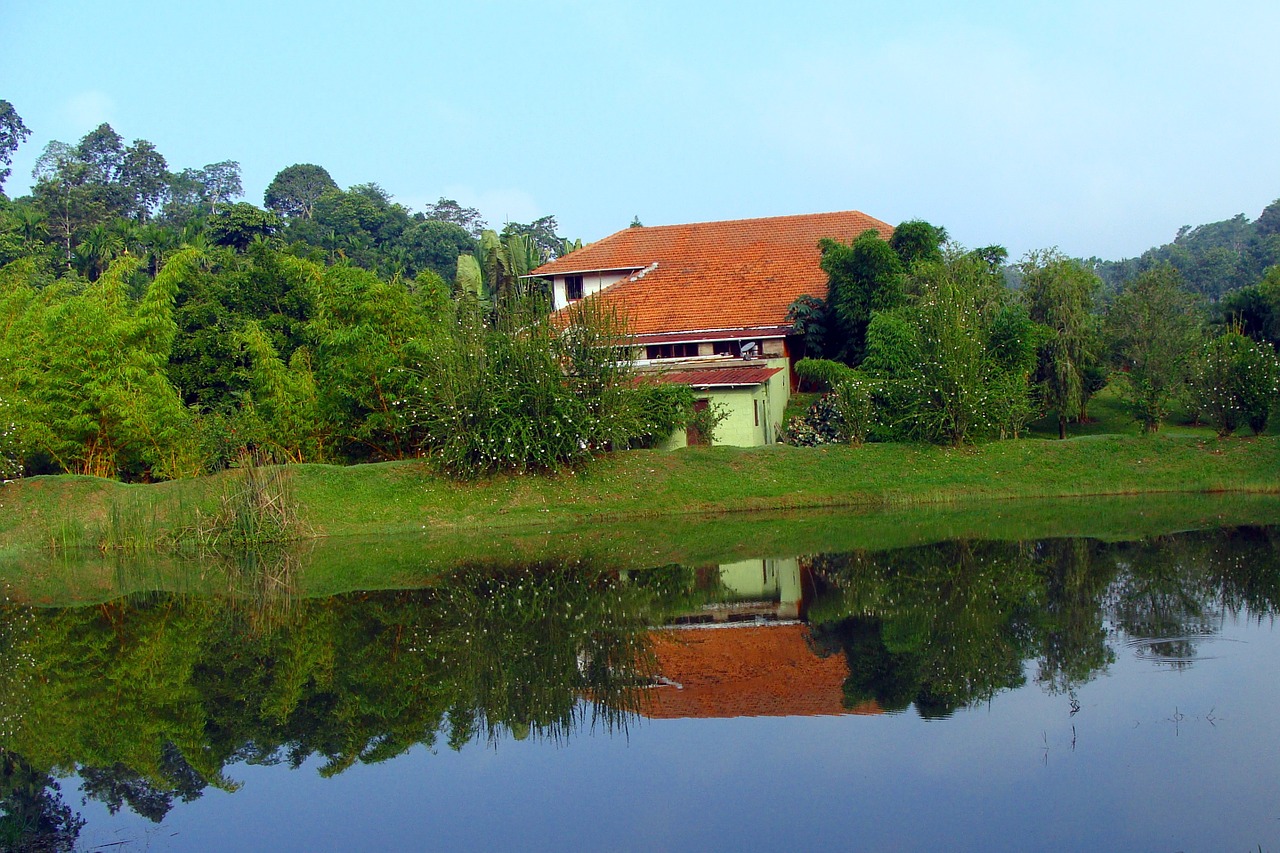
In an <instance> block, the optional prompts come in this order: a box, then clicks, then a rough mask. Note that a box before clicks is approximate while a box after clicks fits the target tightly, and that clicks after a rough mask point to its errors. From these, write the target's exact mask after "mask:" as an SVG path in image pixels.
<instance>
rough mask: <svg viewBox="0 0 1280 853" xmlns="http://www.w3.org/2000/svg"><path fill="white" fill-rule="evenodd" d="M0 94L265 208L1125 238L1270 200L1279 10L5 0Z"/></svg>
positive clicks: (1116, 243) (1134, 247) (1148, 238)
mask: <svg viewBox="0 0 1280 853" xmlns="http://www.w3.org/2000/svg"><path fill="white" fill-rule="evenodd" d="M0 33H2V35H0V39H2V42H0V44H2V45H3V48H2V49H0V98H5V99H7V100H9V101H11V102H13V104H14V106H15V107H16V108H17V110H18V112H19V113H20V114H21V115H22V117H23V119H24V120H25V121H26V124H27V126H28V127H30V128H31V130H32V131H33V135H32V138H31V140H30V141H29V142H28V143H27V144H26V145H25V146H24V147H23V148H22V149H20V150H19V152H18V156H17V157H16V158H15V162H14V171H13V176H12V177H11V178H10V179H9V182H8V184H7V185H6V190H7V191H8V193H9V195H10V196H15V195H20V194H22V193H23V192H25V191H26V190H27V188H28V186H29V184H30V179H29V175H30V171H31V167H32V165H33V164H34V161H35V159H36V157H37V156H38V155H39V153H40V151H41V149H43V147H44V145H45V144H46V143H47V142H49V141H50V140H52V139H58V140H62V141H64V142H75V141H76V140H78V139H79V138H80V137H81V136H83V135H84V134H85V133H86V132H87V131H89V130H90V129H92V128H93V127H95V126H96V125H97V124H98V123H99V122H101V121H109V122H111V124H112V126H113V127H114V128H115V129H116V130H117V131H118V132H119V133H120V134H121V135H123V136H124V137H125V139H126V140H133V139H135V138H138V137H141V138H145V139H149V140H151V141H152V142H154V143H155V144H156V146H157V147H158V148H159V150H160V152H161V153H162V154H164V155H165V157H166V158H167V159H168V161H169V165H170V168H174V169H178V168H182V167H186V166H194V167H199V166H203V165H205V164H207V163H211V162H216V161H219V160H226V159H231V160H237V161H239V162H240V164H241V165H242V167H243V170H244V187H245V191H246V198H247V200H249V201H252V202H254V203H256V204H261V203H262V192H263V190H264V189H265V188H266V185H267V184H268V183H269V182H270V180H271V178H272V177H273V176H274V175H275V173H276V172H277V171H279V170H280V169H282V168H284V167H285V166H288V165H290V164H293V163H306V162H311V163H318V164H320V165H322V166H324V167H325V168H327V169H328V170H329V171H330V173H331V174H332V175H333V177H334V179H335V180H336V181H337V182H338V183H339V184H341V185H343V186H349V185H351V184H355V183H362V182H365V181H376V182H378V183H380V184H381V185H382V186H383V187H384V188H386V189H387V190H388V191H389V192H391V193H392V194H393V195H394V196H395V197H396V199H397V200H398V201H400V202H401V203H403V204H405V205H407V206H409V207H411V208H413V209H421V208H422V207H423V206H424V205H425V204H428V203H430V202H432V201H434V200H435V199H437V198H438V197H440V196H441V195H445V196H449V197H453V198H456V199H457V200H459V201H460V202H462V203H463V204H466V205H472V206H475V207H478V208H480V209H481V211H482V212H483V213H484V215H485V216H486V218H487V219H488V220H489V222H490V223H491V224H495V225H500V224H501V222H502V221H504V220H505V219H512V220H518V221H522V222H527V221H530V220H531V219H533V218H536V217H538V216H541V215H544V214H548V213H550V214H555V215H556V217H557V218H558V220H559V222H560V224H561V231H562V233H564V234H566V235H567V236H571V237H581V238H583V239H585V240H588V241H590V240H594V239H598V238H600V237H602V236H604V235H606V234H609V233H611V232H613V231H615V230H617V229H619V228H623V227H625V226H626V225H627V224H628V223H629V222H630V221H631V217H632V216H633V215H638V216H639V217H640V218H641V220H642V221H644V223H645V224H648V225H660V224H669V223H678V222H690V221H699V220H708V219H735V218H741V217H753V216H771V215H780V214H791V213H807V212H818V211H829V210H844V209H858V210H862V211H864V212H865V213H868V214H870V215H872V216H876V217H878V218H880V219H883V220H886V221H888V222H890V223H895V224H896V223H897V222H900V221H902V220H904V219H909V218H916V217H920V218H924V219H928V220H929V221H931V222H934V223H937V224H941V225H945V226H946V227H947V228H948V229H949V230H950V232H951V234H952V236H953V237H955V238H956V239H957V240H959V241H960V242H961V243H964V244H965V245H968V246H978V245H986V244H989V243H1002V244H1004V245H1005V246H1007V247H1008V248H1009V249H1010V251H1011V253H1012V254H1013V255H1014V256H1015V257H1017V256H1020V255H1021V254H1022V253H1024V252H1025V251H1027V250H1029V249H1036V248H1044V247H1048V246H1052V245H1057V246H1059V247H1061V248H1062V249H1063V251H1066V252H1068V253H1070V254H1075V255H1084V256H1088V255H1098V256H1101V257H1104V258H1119V257H1124V256H1130V255H1134V254H1137V253H1139V252H1141V251H1142V250H1144V249H1146V248H1148V247H1149V246H1151V245H1153V244H1157V243H1163V242H1166V241H1168V240H1170V239H1172V237H1173V235H1174V233H1175V232H1176V230H1177V228H1178V227H1179V226H1180V225H1183V224H1192V225H1195V224H1200V223H1203V222H1208V221H1214V220H1218V219H1225V218H1227V217H1230V216H1233V215H1235V214H1236V213H1244V214H1245V215H1247V216H1248V217H1250V218H1255V217H1257V215H1258V214H1259V213H1260V212H1261V211H1262V209H1263V208H1264V207H1265V206H1266V205H1267V204H1268V203H1270V202H1271V201H1272V200H1274V199H1276V198H1277V197H1280V156H1277V152H1278V151H1280V96H1277V95H1276V91H1275V85H1276V83H1277V81H1280V49H1278V48H1277V45H1280V3H1275V2H1270V0H1268V1H1267V2H1222V3H1214V4H1209V3H1203V2H1196V3H1183V2H1128V3H1126V2H1122V0H1110V2H1070V0H1062V2H1057V3H1053V4H1045V5H1043V6H1041V5H1040V4H1031V3H1025V2H1007V3H998V2H986V3H965V4H951V3H935V2H915V3H892V2H889V3H885V2H878V3H806V2H802V0H796V2H789V3H775V4H770V5H768V6H767V7H765V6H759V7H758V8H757V4H752V3H743V2H697V0H684V2H661V0H655V1H654V2H644V3H620V2H603V0H598V2H576V1H575V0H565V2H547V3H536V2H527V3H499V2H478V3H452V4H438V3H407V2H391V0H365V1H364V2H343V3H333V2H306V3H300V2H287V3H286V2H281V3H271V2H219V3H207V2H176V0H168V2H164V3H153V2H131V3H103V2H70V1H69V0H68V2H58V1H57V0H47V1H46V2H30V0H0Z"/></svg>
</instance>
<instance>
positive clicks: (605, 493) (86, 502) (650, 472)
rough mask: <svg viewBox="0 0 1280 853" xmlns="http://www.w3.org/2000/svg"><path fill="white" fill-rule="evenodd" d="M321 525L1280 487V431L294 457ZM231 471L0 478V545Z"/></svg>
mask: <svg viewBox="0 0 1280 853" xmlns="http://www.w3.org/2000/svg"><path fill="white" fill-rule="evenodd" d="M290 472H291V476H292V483H293V492H294V496H295V498H296V500H297V502H298V504H299V510H300V514H301V517H302V520H303V522H304V526H305V529H306V530H307V531H309V532H310V533H312V534H314V535H316V536H336V535H388V534H393V533H409V532H415V531H418V532H421V531H436V532H439V531H447V530H456V531H468V530H471V531H492V530H495V529H499V528H512V527H519V526H522V525H532V526H537V527H542V528H551V527H572V526H575V525H581V524H588V523H591V524H594V523H603V522H609V521H617V520H623V519H640V518H646V519H655V518H671V517H676V516H681V515H697V514H706V513H723V512H737V511H747V510H791V509H802V508H822V507H857V508H876V507H879V508H885V507H910V506H920V505H934V504H948V503H957V502H964V501H980V500H1007V499H1030V498H1050V497H1072V496H1075V497H1080V496H1090V495H1126V494H1128V495H1133V494H1152V493H1177V492H1183V493H1196V492H1242V493H1255V494H1258V493H1264V494H1265V493H1277V492H1280V437H1276V436H1270V435H1268V436H1262V437H1258V438H1253V437H1233V438H1228V439H1218V438H1216V437H1215V436H1213V434H1212V433H1211V432H1205V431H1203V430H1199V429H1195V430H1178V429H1170V430H1168V431H1167V432H1162V433H1161V434H1159V435H1154V436H1142V435H1136V434H1135V435H1114V434H1108V435H1097V434H1083V435H1078V436H1075V437H1072V438H1069V439H1068V440H1066V441H1058V440H1051V441H1050V440H1041V439H1037V438H1032V439H1027V440H1021V441H1002V442H991V443H989V444H984V445H980V446H977V447H963V448H946V447H934V446H929V445H906V444H868V445H865V446H863V447H846V446H830V445H829V446H824V447H814V448H799V447H789V446H785V445H773V446H769V447H760V448H750V449H746V448H732V447H693V448H687V449H684V450H680V451H676V452H663V451H628V452H625V453H617V454H612V455H609V456H606V457H603V458H601V459H599V460H597V461H596V462H595V463H593V464H592V465H591V466H589V467H588V468H586V469H584V470H582V471H578V472H566V473H561V474H557V475H550V476H499V477H492V478H488V479H485V480H481V481H478V482H473V483H455V482H451V481H448V480H444V479H442V478H440V477H438V476H437V475H435V474H434V473H433V472H432V470H431V469H430V468H429V466H428V465H427V464H426V463H424V462H421V461H413V460H410V461H400V462H388V463H380V464H373V465H360V466H351V467H340V466H329V465H297V466H293V467H292V468H291V469H290ZM236 476H238V474H237V472H234V471H232V472H225V473H223V474H220V475H217V476H215V477H206V478H201V479H197V480H186V481H176V482H170V483H161V484H155V485H124V484H120V483H116V482H112V481H106V480H98V479H94V478H90V477H74V476H60V477H33V478H30V479H28V480H20V481H17V482H13V483H9V484H7V485H5V486H3V487H0V559H3V558H4V557H5V556H6V555H11V554H15V553H18V552H22V551H30V550H32V549H39V550H49V548H50V545H51V543H55V542H63V543H65V544H66V545H68V546H73V545H77V544H79V545H89V546H93V545H97V544H99V543H100V542H101V541H102V537H103V535H104V534H103V531H104V530H106V529H107V528H110V527H111V526H112V524H115V523H117V522H113V519H117V518H118V517H120V516H124V517H126V518H127V519H132V521H131V522H130V524H131V527H130V530H131V531H132V532H131V533H128V532H126V534H125V535H126V536H128V535H132V536H134V537H135V538H138V539H141V540H154V539H155V538H157V537H158V536H159V535H160V534H161V533H162V532H163V531H165V530H167V529H170V528H171V527H172V526H173V525H175V524H179V523H182V519H184V518H188V517H189V516H190V514H191V512H192V510H193V509H194V508H201V509H202V510H204V511H205V512H208V511H210V510H211V508H212V507H213V506H214V505H215V504H216V501H217V495H218V493H219V490H220V489H221V488H222V487H223V486H224V485H225V483H226V481H227V480H228V478H234V477H236Z"/></svg>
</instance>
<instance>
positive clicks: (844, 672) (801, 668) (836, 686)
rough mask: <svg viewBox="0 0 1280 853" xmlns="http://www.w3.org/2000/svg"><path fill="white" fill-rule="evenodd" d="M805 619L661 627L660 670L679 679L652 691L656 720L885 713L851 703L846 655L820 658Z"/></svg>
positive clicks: (648, 706)
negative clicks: (846, 702) (731, 625)
mask: <svg viewBox="0 0 1280 853" xmlns="http://www.w3.org/2000/svg"><path fill="white" fill-rule="evenodd" d="M808 633H809V629H808V627H807V626H805V625H800V624H794V623H792V624H786V625H773V626H769V627H750V628H711V629H694V630H684V631H656V632H654V634H653V650H654V654H655V656H656V657H657V663H658V666H657V671H658V674H659V675H661V676H663V677H665V678H667V679H669V680H670V681H672V682H675V684H670V685H665V686H661V687H654V688H652V689H651V690H648V691H646V695H645V700H646V701H645V703H644V704H642V705H641V708H640V713H641V714H643V715H644V716H646V717H650V718H654V719H676V718H692V717H697V718H708V717H721V718H723V717H796V716H814V715H838V714H878V713H880V708H879V707H878V706H877V705H876V704H875V703H874V702H864V703H862V704H859V705H856V706H854V707H852V708H846V707H845V705H844V690H843V685H844V680H845V679H846V678H847V677H848V676H849V668H848V666H847V665H846V664H845V660H844V655H838V654H837V655H831V656H830V657H826V658H820V657H818V656H817V655H816V654H814V652H813V651H812V650H811V649H810V648H809V645H808V643H807V642H806V638H807V636H808Z"/></svg>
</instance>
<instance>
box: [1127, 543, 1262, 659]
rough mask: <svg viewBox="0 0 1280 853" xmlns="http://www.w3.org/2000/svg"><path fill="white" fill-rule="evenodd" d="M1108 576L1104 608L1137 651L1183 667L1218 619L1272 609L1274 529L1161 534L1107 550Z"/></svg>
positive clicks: (1256, 614) (1257, 616)
mask: <svg viewBox="0 0 1280 853" xmlns="http://www.w3.org/2000/svg"><path fill="white" fill-rule="evenodd" d="M1108 557H1109V559H1110V560H1111V562H1112V564H1113V566H1114V571H1115V581H1114V582H1113V583H1112V585H1111V588H1110V590H1109V591H1108V594H1107V597H1106V601H1105V609H1106V612H1107V615H1108V616H1109V617H1110V618H1111V619H1112V620H1113V622H1114V623H1115V625H1116V626H1117V628H1119V629H1120V630H1121V631H1123V632H1124V633H1125V634H1127V635H1128V636H1129V637H1131V638H1132V639H1133V642H1134V643H1135V644H1136V645H1138V646H1139V648H1140V653H1141V654H1142V655H1143V656H1144V657H1149V658H1151V659H1153V660H1155V661H1157V662H1160V663H1161V664H1163V665H1167V666H1171V667H1175V668H1182V667H1186V666H1190V665H1191V664H1192V662H1194V660H1195V659H1196V656H1197V654H1198V651H1197V649H1198V645H1199V641H1200V640H1201V639H1202V638H1204V637H1206V636H1210V635H1212V634H1214V633H1216V632H1217V631H1218V630H1219V628H1220V626H1221V624H1222V621H1223V619H1224V618H1225V617H1226V616H1228V615H1230V616H1237V615H1239V614H1241V613H1242V612H1248V613H1251V614H1253V615H1254V616H1255V618H1262V617H1263V616H1264V615H1268V614H1274V613H1275V612H1276V609H1277V606H1278V605H1280V569H1278V568H1277V567H1278V566H1280V537H1278V536H1277V531H1276V528H1257V527H1242V528H1235V529H1230V530H1221V531H1208V532H1199V533H1190V534H1184V535H1180V536H1165V537H1159V538H1155V539H1150V540H1145V541H1142V542H1125V543H1118V544H1116V545H1114V546H1112V547H1111V548H1110V549H1109V551H1108Z"/></svg>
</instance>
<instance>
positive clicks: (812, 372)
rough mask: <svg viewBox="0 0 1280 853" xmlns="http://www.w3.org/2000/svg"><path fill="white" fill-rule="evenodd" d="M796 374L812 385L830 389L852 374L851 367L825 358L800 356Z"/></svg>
mask: <svg viewBox="0 0 1280 853" xmlns="http://www.w3.org/2000/svg"><path fill="white" fill-rule="evenodd" d="M795 370H796V376H797V377H799V378H800V380H801V381H802V382H807V383H809V384H810V385H812V386H815V387H818V388H823V389H825V390H828V391H830V390H832V389H834V388H835V387H836V386H837V385H839V384H840V383H841V382H842V381H843V380H845V379H848V378H849V377H850V376H852V375H853V368H852V367H849V366H848V365H847V364H841V363H840V362H838V361H830V360H828V359H825V358H802V359H800V360H799V361H797V362H796V367H795Z"/></svg>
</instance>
